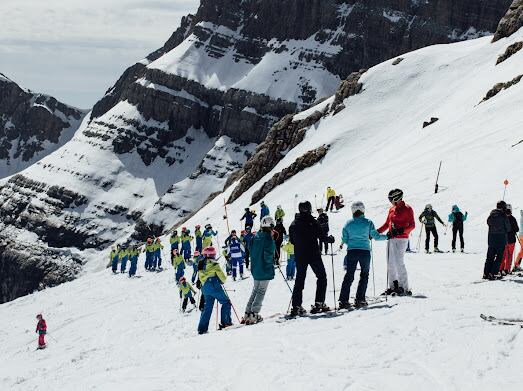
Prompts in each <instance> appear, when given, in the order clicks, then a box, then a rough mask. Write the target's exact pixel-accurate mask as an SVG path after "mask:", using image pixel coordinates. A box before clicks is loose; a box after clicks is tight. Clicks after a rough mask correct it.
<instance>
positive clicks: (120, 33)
mask: <svg viewBox="0 0 523 391" xmlns="http://www.w3.org/2000/svg"><path fill="white" fill-rule="evenodd" d="M198 5H199V1H198V0H89V1H85V0H23V1H21V0H1V1H0V26H2V27H1V28H0V73H4V74H5V75H6V76H8V77H9V78H11V79H12V80H14V81H15V82H17V83H18V84H20V85H21V86H22V87H25V88H28V89H30V90H33V91H37V92H44V93H47V94H49V95H52V96H54V97H56V98H57V99H59V100H61V101H63V102H64V103H68V104H71V105H74V106H77V107H80V108H90V107H92V105H93V104H94V103H95V102H96V101H97V100H98V99H100V98H101V97H102V96H103V94H104V93H105V91H106V90H107V89H108V88H109V87H110V86H111V85H112V84H113V83H114V82H115V81H116V80H117V79H118V77H119V76H120V75H121V73H122V72H123V71H124V70H125V69H126V68H127V67H128V66H130V65H132V64H134V63H135V62H136V61H139V60H140V59H142V58H143V57H145V56H146V55H147V54H149V53H150V52H151V51H153V50H155V49H157V48H159V47H161V46H162V45H163V43H164V42H165V41H166V40H167V39H168V38H169V36H170V35H171V34H172V32H173V31H174V30H175V29H176V28H177V27H178V26H179V24H180V19H181V17H182V16H183V15H186V14H188V13H194V12H196V10H197V8H198Z"/></svg>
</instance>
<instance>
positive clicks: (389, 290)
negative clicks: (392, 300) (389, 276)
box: [381, 288, 394, 296]
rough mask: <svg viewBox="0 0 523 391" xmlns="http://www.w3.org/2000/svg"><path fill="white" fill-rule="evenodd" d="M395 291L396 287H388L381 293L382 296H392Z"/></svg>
mask: <svg viewBox="0 0 523 391" xmlns="http://www.w3.org/2000/svg"><path fill="white" fill-rule="evenodd" d="M393 293H394V289H392V288H388V289H387V290H386V291H385V292H383V293H382V294H381V296H390V295H392V294H393Z"/></svg>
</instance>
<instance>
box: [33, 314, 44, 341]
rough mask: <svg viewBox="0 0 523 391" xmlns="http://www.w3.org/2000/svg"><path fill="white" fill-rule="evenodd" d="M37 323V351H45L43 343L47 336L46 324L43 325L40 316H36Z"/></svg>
mask: <svg viewBox="0 0 523 391" xmlns="http://www.w3.org/2000/svg"><path fill="white" fill-rule="evenodd" d="M36 319H38V323H37V324H36V331H35V332H36V333H37V334H38V349H45V347H46V346H47V345H46V343H45V335H46V334H47V323H45V320H44V318H43V317H42V314H38V315H36Z"/></svg>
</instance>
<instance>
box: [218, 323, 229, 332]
mask: <svg viewBox="0 0 523 391" xmlns="http://www.w3.org/2000/svg"><path fill="white" fill-rule="evenodd" d="M231 326H232V323H220V325H219V326H218V328H219V329H220V330H223V329H226V328H227V327H231Z"/></svg>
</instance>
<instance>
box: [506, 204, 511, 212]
mask: <svg viewBox="0 0 523 391" xmlns="http://www.w3.org/2000/svg"><path fill="white" fill-rule="evenodd" d="M507 210H508V211H510V212H512V205H511V204H507Z"/></svg>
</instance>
